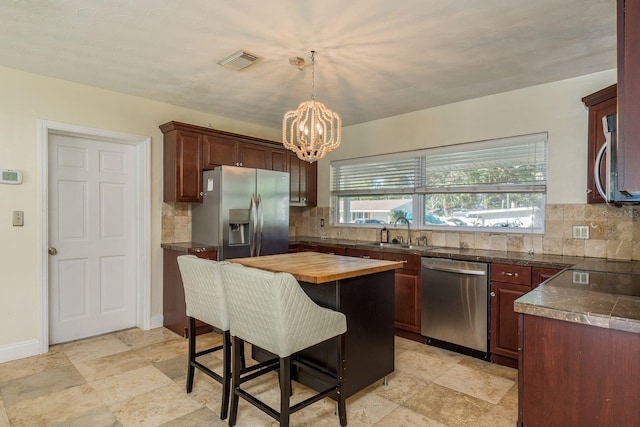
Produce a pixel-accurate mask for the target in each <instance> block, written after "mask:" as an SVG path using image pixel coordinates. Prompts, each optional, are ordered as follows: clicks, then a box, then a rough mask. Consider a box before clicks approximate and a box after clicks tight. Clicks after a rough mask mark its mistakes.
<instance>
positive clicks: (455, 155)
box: [417, 133, 547, 194]
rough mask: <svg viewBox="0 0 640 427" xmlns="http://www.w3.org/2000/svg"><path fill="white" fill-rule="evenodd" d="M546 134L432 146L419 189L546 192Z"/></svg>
mask: <svg viewBox="0 0 640 427" xmlns="http://www.w3.org/2000/svg"><path fill="white" fill-rule="evenodd" d="M546 143H547V134H546V133H538V134H532V135H524V136H516V137H510V138H503V139H496V140H491V141H480V142H473V143H468V144H459V145H455V146H447V147H440V148H436V149H432V150H429V152H428V153H427V155H426V156H425V157H424V180H423V182H422V185H421V186H420V188H418V189H417V192H418V193H425V194H427V193H469V192H473V193H477V192H493V193H496V192H502V193H507V192H535V193H539V192H545V191H546V180H547V148H546V145H547V144H546Z"/></svg>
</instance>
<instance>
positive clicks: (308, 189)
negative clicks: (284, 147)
mask: <svg viewBox="0 0 640 427" xmlns="http://www.w3.org/2000/svg"><path fill="white" fill-rule="evenodd" d="M287 171H288V172H289V174H290V177H289V182H290V184H291V186H290V188H289V204H290V205H291V206H315V205H316V204H317V184H316V180H317V176H318V164H317V163H316V162H313V163H309V162H307V161H304V160H300V159H299V158H298V156H297V155H296V154H295V153H293V152H287Z"/></svg>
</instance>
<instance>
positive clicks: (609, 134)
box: [594, 114, 640, 205]
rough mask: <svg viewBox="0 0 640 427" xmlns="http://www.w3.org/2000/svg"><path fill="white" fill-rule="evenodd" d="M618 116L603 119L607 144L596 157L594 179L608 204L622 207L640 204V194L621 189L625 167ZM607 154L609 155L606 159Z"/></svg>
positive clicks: (612, 115)
mask: <svg viewBox="0 0 640 427" xmlns="http://www.w3.org/2000/svg"><path fill="white" fill-rule="evenodd" d="M616 127H617V115H616V114H611V115H608V116H604V117H603V118H602V129H603V131H604V136H605V142H604V144H602V147H600V150H599V151H598V155H597V156H596V161H595V168H594V175H595V176H594V179H595V183H596V188H597V189H598V193H600V195H601V196H602V198H603V199H605V200H606V201H607V202H608V203H613V204H615V205H620V204H623V203H634V204H637V203H640V193H636V192H631V191H629V190H626V189H624V188H621V186H620V183H619V181H618V177H619V176H621V175H622V174H621V173H620V172H621V168H623V167H624V162H623V161H622V160H623V159H622V158H621V157H622V153H623V151H622V150H621V147H620V145H619V141H618V138H617V132H616ZM605 153H606V154H607V156H606V158H605ZM603 167H604V168H605V173H604V179H602V168H603Z"/></svg>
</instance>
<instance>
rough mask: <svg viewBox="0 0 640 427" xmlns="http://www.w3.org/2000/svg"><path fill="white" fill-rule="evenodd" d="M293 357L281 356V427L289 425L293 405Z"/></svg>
mask: <svg viewBox="0 0 640 427" xmlns="http://www.w3.org/2000/svg"><path fill="white" fill-rule="evenodd" d="M290 396H291V357H290V356H288V357H281V358H280V427H289V415H290V412H291V407H290V403H289V397H290Z"/></svg>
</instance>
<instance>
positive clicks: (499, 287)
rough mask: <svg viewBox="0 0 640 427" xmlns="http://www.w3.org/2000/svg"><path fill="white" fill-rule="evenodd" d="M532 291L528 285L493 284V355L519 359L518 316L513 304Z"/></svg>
mask: <svg viewBox="0 0 640 427" xmlns="http://www.w3.org/2000/svg"><path fill="white" fill-rule="evenodd" d="M530 290H531V287H530V286H527V285H516V284H513V283H503V282H491V340H490V341H491V346H490V347H491V353H493V354H497V355H499V356H504V357H509V358H511V359H515V360H517V359H518V315H517V313H516V312H515V311H513V302H514V301H515V300H517V299H518V298H520V297H521V296H522V295H524V294H526V293H527V292H529V291H530Z"/></svg>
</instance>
